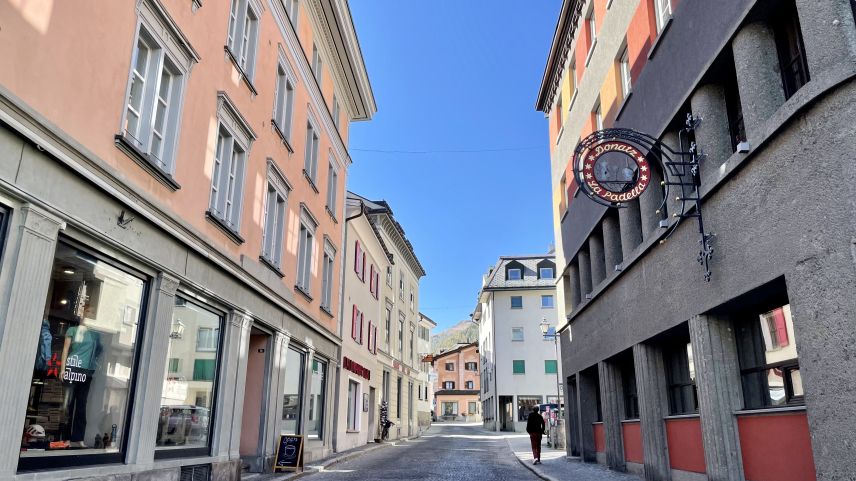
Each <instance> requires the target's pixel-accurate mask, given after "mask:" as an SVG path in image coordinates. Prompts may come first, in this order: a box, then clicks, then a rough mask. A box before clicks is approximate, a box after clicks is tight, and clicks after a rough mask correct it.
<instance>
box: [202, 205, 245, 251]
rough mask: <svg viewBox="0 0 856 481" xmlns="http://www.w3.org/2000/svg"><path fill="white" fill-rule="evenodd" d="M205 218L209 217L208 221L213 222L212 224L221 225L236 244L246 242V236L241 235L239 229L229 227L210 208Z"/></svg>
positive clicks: (222, 229)
mask: <svg viewBox="0 0 856 481" xmlns="http://www.w3.org/2000/svg"><path fill="white" fill-rule="evenodd" d="M205 218H206V219H208V221H209V222H211V223H212V224H214V225H216V226H217V227H219V228H220V230H221V231H223V233H224V234H226V237H228V238H229V239H231V240H232V242H234V243H235V244H238V245H241V244H243V243H244V242H245V241H244V238H243V237H241V235H240V234H238V232H237V231H235V230H233V229H232V228H231V227H229V226H228V225H227V224H226V223H225V222H223V221H222V220H220V218H218V217H217V216H215V215H214V214H213V213H212V212H211V211H210V210H206V211H205Z"/></svg>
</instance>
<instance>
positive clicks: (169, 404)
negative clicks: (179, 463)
mask: <svg viewBox="0 0 856 481" xmlns="http://www.w3.org/2000/svg"><path fill="white" fill-rule="evenodd" d="M222 325H223V316H222V315H220V314H218V313H216V312H213V311H212V310H210V309H208V308H207V307H205V306H204V305H202V304H201V303H196V302H192V301H190V300H188V299H185V298H184V297H182V296H176V297H175V307H174V308H173V311H172V330H171V332H170V334H169V346H168V348H167V359H168V360H169V361H168V363H167V364H168V366H167V372H166V373H165V374H164V384H163V392H162V393H161V404H160V415H159V417H158V421H157V436H156V438H155V446H156V448H157V450H158V451H157V456H159V457H163V456H170V453H171V452H173V451H177V450H182V451H181V452H182V455H183V454H184V451H183V450H184V449H193V448H197V449H199V450H200V451H199V454H205V453H206V452H207V449H208V446H209V444H210V443H209V442H210V437H211V427H212V422H211V421H212V420H213V419H214V416H213V411H212V410H213V408H214V406H213V405H212V404H211V403H210V401H211V400H212V399H214V390H215V387H216V383H217V377H218V376H217V371H218V369H219V365H220V362H219V359H220V352H221V348H220V345H221V342H220V332H222V331H221V329H222ZM181 361H184V362H181Z"/></svg>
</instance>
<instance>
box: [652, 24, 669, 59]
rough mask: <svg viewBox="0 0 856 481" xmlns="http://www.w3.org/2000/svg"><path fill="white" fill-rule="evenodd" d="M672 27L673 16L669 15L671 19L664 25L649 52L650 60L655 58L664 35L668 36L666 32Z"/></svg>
mask: <svg viewBox="0 0 856 481" xmlns="http://www.w3.org/2000/svg"><path fill="white" fill-rule="evenodd" d="M671 25H672V16H671V15H669V18H668V19H667V20H666V24H665V25H663V29H662V30H660V33H658V34H657V38H655V39H654V43H653V44H651V50H648V60H651V59H652V58H653V57H654V53H655V52H656V51H657V47H659V46H660V41H661V40H662V39H663V35H665V34H666V31H667V30H669V27H670V26H671Z"/></svg>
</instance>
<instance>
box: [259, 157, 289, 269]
mask: <svg viewBox="0 0 856 481" xmlns="http://www.w3.org/2000/svg"><path fill="white" fill-rule="evenodd" d="M289 191H290V189H289V187H288V184H287V183H286V182H285V179H283V177H282V176H281V175H280V174H279V173H278V172H277V169H276V168H275V167H274V166H273V164H269V166H268V185H267V194H266V196H265V204H264V209H265V210H264V232H263V234H262V259H264V260H265V261H267V262H268V263H270V264H272V265H273V266H274V267H276V268H279V267H280V265H281V263H282V240H283V235H284V232H285V211H286V199H288V193H289Z"/></svg>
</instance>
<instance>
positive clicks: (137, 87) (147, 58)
mask: <svg viewBox="0 0 856 481" xmlns="http://www.w3.org/2000/svg"><path fill="white" fill-rule="evenodd" d="M138 12H139V15H140V17H139V19H140V26H139V30H138V31H137V38H136V42H135V43H134V53H133V56H132V58H131V71H130V73H129V76H128V90H127V92H128V93H127V98H126V102H125V109H124V112H123V114H122V131H121V133H120V134H119V135H118V136H117V137H116V140H117V142H119V145H120V146H121V145H123V143H124V144H129V145H131V146H132V147H133V150H132V151H130V154H131V157H132V158H134V159H135V160H136V159H137V157H138V156H141V157H142V159H143V161H144V162H145V164H144V167H148V166H153V167H155V169H156V170H155V172H162V173H165V174H167V175H172V174H173V173H174V172H175V151H176V147H177V143H178V131H179V129H178V127H179V123H180V122H179V119H180V117H181V107H182V102H183V92H184V84H185V79H186V74H187V73H188V72H189V71H190V69H191V67H192V66H193V64H194V63H196V62H198V61H199V58H198V57H197V56H196V54H195V53H194V52H193V49H192V48H191V47H190V45H188V44H187V43H186V42H185V41H184V40H183V39H184V36H183V35H182V34H181V33H180V32H179V31H177V30H176V29H175V28H174V27H173V26H172V25H173V24H172V22H171V21H170V20H169V19H167V18H165V17H164V16H163V14H161V13H160V12H161V10H160V9H159V8H157V7H155V6H154V5H153V2H151V1H150V0H145V1H143V2H140V3H139V8H138ZM176 185H177V184H176Z"/></svg>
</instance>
